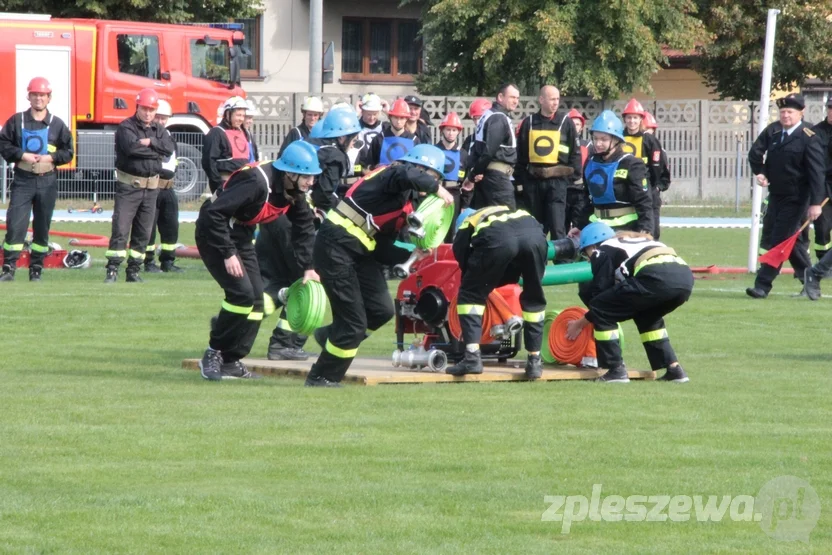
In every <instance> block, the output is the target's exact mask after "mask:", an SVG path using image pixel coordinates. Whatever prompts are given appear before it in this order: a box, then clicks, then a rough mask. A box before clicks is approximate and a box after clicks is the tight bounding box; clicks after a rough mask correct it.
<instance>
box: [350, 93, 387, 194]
mask: <svg viewBox="0 0 832 555" xmlns="http://www.w3.org/2000/svg"><path fill="white" fill-rule="evenodd" d="M388 108H389V106H388V104H387V101H386V100H382V99H381V98H379V96H378V95H376V94H373V93H368V94H365V95H364V96H363V97H361V100H359V101H358V102H357V103H356V111H357V112H358V114H359V118H358V124H359V125H360V126H361V131H359V132H358V137H356V139H355V143H354V144H353V146H352V147H351V148H350V149H349V151H348V152H347V155H348V156H349V158H350V164H351V165H352V169H351V170H350V172H349V174H347V176H346V177H344V179H343V180H342V182H341V187H340V189H339V191H338V194H339V196H343V194H344V193H346V192H347V189H349V188H350V186H352V185H354V184H355V182H356V181H358V180H359V179H361V176H362V175H364V172H365V170H367V168H365V167H364V166H363V165H362V164H364V163H366V161H367V160H369V154H368V152H369V150H370V144H371V143H372V142H373V139H375V138H376V135H378V134H380V133H381V132H382V131H383V130H384V125H383V124H382V122H381V120H380V119H379V117H378V116H379V113H380V112H381V111H382V110H385V111H386V110H387V109H388Z"/></svg>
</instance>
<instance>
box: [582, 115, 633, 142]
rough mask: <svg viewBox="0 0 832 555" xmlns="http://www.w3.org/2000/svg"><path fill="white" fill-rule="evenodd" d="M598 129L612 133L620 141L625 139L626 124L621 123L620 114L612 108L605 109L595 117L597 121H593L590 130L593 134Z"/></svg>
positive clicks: (600, 131) (608, 133)
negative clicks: (617, 114)
mask: <svg viewBox="0 0 832 555" xmlns="http://www.w3.org/2000/svg"><path fill="white" fill-rule="evenodd" d="M596 131H597V132H599V133H606V134H607V135H612V136H613V137H615V138H616V139H618V140H620V141H623V140H624V124H623V123H621V120H620V119H618V116H616V115H615V112H613V111H612V110H604V111H603V112H601V114H600V115H599V116H598V117H597V118H595V121H593V122H592V129H590V130H589V132H590V134H592V133H595V132H596Z"/></svg>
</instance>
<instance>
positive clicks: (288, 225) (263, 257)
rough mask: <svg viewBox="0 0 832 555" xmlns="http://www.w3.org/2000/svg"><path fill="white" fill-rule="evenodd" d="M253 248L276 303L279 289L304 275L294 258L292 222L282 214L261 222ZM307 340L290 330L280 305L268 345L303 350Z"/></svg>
mask: <svg viewBox="0 0 832 555" xmlns="http://www.w3.org/2000/svg"><path fill="white" fill-rule="evenodd" d="M255 250H256V252H257V261H258V263H259V264H260V275H261V277H262V278H263V289H264V291H265V293H266V294H267V295H269V296H270V297H271V298H272V300H273V301H274V303H275V304H278V303H279V301H278V298H277V294H278V293H279V292H280V290H281V289H283V288H284V287H289V286H290V285H292V284H293V283H294V282H295V281H297V280H299V279H300V278H302V277H303V269H302V268H301V267H300V266H299V265H298V263H297V260H296V259H295V249H294V247H293V246H292V221H291V220H290V219H289V218H287V217H286V216H281V217H279V218H278V219H276V220H275V221H273V222H270V223H267V224H260V234H259V235H258V237H257V243H256V244H255ZM306 339H307V337H306V336H305V335H302V334H297V333H295V332H293V331H292V328H291V327H289V321H288V320H287V319H286V307H282V308H281V310H280V316H279V317H278V320H277V324H276V325H275V328H274V331H272V337H271V339H270V340H269V348H270V349H271V348H277V349H282V348H295V349H302V348H303V346H304V345H305V344H306Z"/></svg>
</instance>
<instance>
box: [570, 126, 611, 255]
mask: <svg viewBox="0 0 832 555" xmlns="http://www.w3.org/2000/svg"><path fill="white" fill-rule="evenodd" d="M604 133H606V131H604ZM613 237H615V231H613V229H612V228H611V227H610V226H608V225H607V224H605V223H604V222H592V223H591V224H589V225H587V226H586V227H585V228H583V229H582V230H581V243H580V244H579V245H578V248H579V249H580V250H584V249H585V248H587V247H588V246H590V245H597V244H598V243H603V242H604V241H606V240H607V239H612V238H613Z"/></svg>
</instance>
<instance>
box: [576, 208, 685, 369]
mask: <svg viewBox="0 0 832 555" xmlns="http://www.w3.org/2000/svg"><path fill="white" fill-rule="evenodd" d="M579 248H580V249H581V251H583V254H584V256H587V257H589V261H590V264H591V265H592V282H591V283H590V284H589V285H590V287H589V288H588V289H587V290H585V291H584V292H582V294H581V299H582V300H583V301H584V303H586V305H587V308H588V309H589V311H588V312H587V313H586V314H585V315H584V316H583V317H581V318H580V319H579V320H573V321H571V322H569V323H568V324H567V328H566V335H567V339H570V340H573V341H574V340H575V339H576V338H577V337H578V335H580V333H581V330H582V329H583V328H584V326H586V325H587V324H588V323H591V324H593V325H594V326H595V346H596V348H597V350H598V366H599V367H601V368H606V369H607V373H606V374H604V375H603V376H601V377H600V378H598V381H601V382H607V383H627V382H629V381H630V379H629V377H628V375H627V369H626V367H625V366H624V360H623V359H622V358H621V344H620V341H619V337H618V323H619V322H625V321H627V320H633V322H634V323H635V325H636V327H637V328H638V332H639V334H640V337H641V343H642V345H643V346H644V350H645V352H646V353H647V360H649V361H650V367H651V368H652V369H653V370H659V369H662V368H666V369H667V371H666V372H665V374H664V375H663V376H662V377H660V378H659V381H666V382H674V383H685V382H687V381H689V379H688V376H687V374H686V373H685V370H684V369H683V368H682V367H681V366H680V365H679V360H678V359H677V358H676V353H675V352H674V351H673V347H672V346H671V345H670V339H669V337H668V335H667V329H666V328H665V324H664V316H665V315H667V314H670V313H671V312H673V311H674V310H676V309H677V308H679V307H680V306H682V305H683V304H684V303H686V302H687V300H688V299H689V298H690V294H691V292H692V291H693V273H692V272H691V270H690V268H689V267H688V265H687V264H685V261H684V260H682V259H681V258H679V256H677V255H676V251H674V250H673V249H671V248H670V247H668V246H667V245H665V244H663V243H659V242H658V241H654V240H653V239H652V238H651V237H650V236H649V235H647V234H639V233H633V232H626V231H625V232H619V233H618V234H616V233H615V231H613V229H612V228H611V227H609V226H608V225H606V224H603V223H600V222H599V223H592V224H589V225H588V226H586V227H585V228H584V229H583V230H582V231H581V241H580V245H579Z"/></svg>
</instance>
